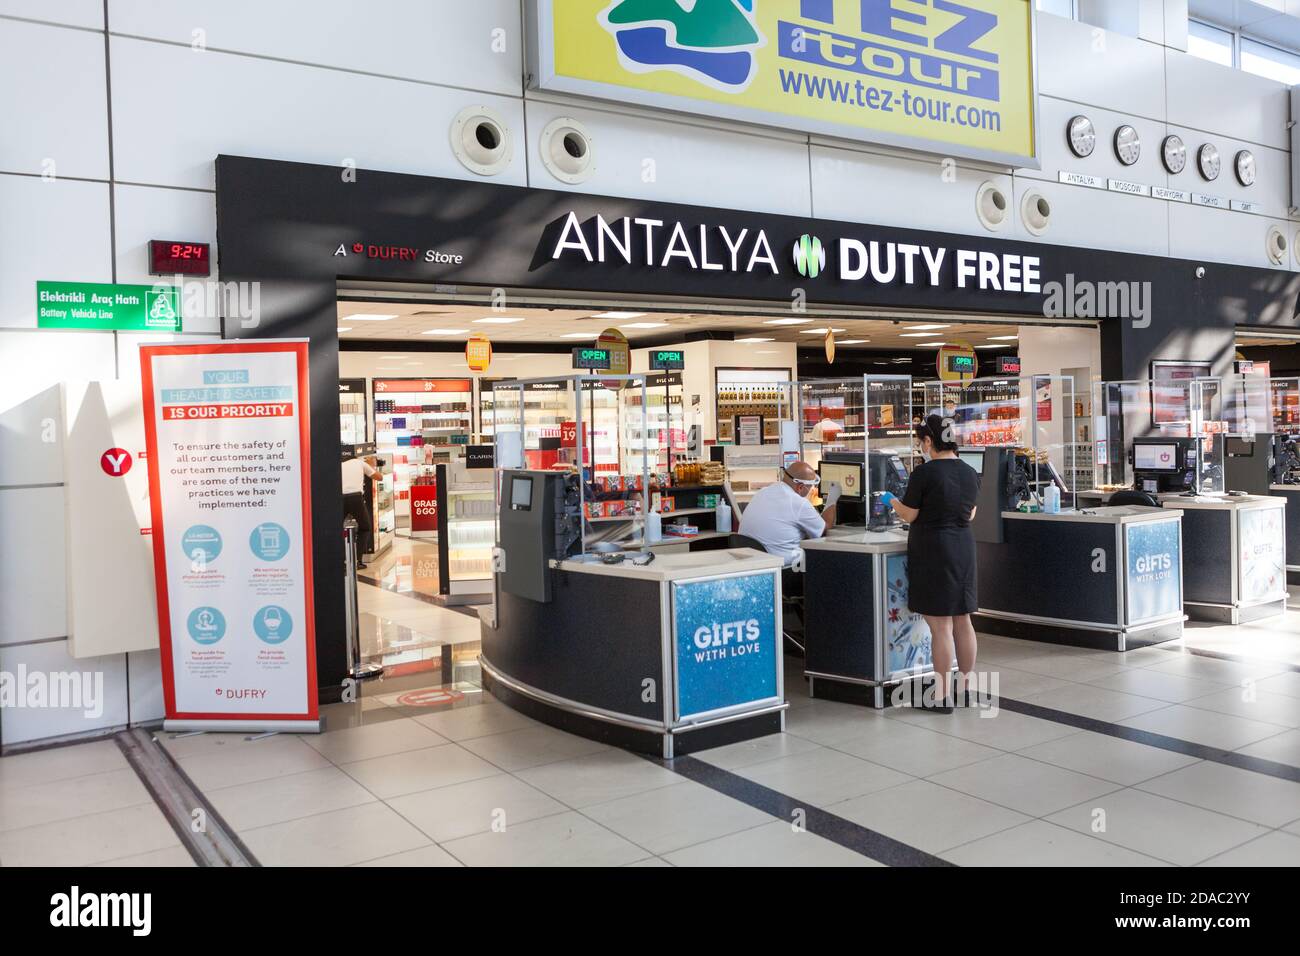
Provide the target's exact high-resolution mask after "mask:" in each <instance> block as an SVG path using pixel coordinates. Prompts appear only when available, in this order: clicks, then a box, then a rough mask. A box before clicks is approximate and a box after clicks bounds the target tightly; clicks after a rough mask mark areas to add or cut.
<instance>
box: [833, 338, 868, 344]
mask: <svg viewBox="0 0 1300 956" xmlns="http://www.w3.org/2000/svg"><path fill="white" fill-rule="evenodd" d="M870 341H871V339H843V340H841V341H840V342H839V343H837V344H839V345H861V344H862V343H863V342H870Z"/></svg>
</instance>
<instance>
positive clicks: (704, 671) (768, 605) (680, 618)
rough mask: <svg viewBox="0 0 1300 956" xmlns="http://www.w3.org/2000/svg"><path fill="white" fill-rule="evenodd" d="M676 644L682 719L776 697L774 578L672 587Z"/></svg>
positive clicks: (753, 577)
mask: <svg viewBox="0 0 1300 956" xmlns="http://www.w3.org/2000/svg"><path fill="white" fill-rule="evenodd" d="M673 641H674V649H675V653H676V655H677V715H678V716H679V717H684V716H690V715H694V714H702V713H706V712H708V711H713V710H719V709H721V708H723V707H732V706H735V705H737V704H746V703H749V702H750V701H756V700H764V699H766V698H769V697H775V696H776V693H777V654H778V653H779V645H778V643H777V638H776V581H775V575H773V574H771V573H770V572H769V573H766V574H755V575H750V576H746V577H735V578H716V579H713V580H707V581H675V582H673Z"/></svg>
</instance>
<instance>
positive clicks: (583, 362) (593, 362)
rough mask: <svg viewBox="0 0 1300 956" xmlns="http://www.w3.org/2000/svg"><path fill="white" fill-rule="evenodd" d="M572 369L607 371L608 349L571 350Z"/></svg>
mask: <svg viewBox="0 0 1300 956" xmlns="http://www.w3.org/2000/svg"><path fill="white" fill-rule="evenodd" d="M573 367H574V368H594V369H608V368H609V349H585V348H576V349H574V350H573Z"/></svg>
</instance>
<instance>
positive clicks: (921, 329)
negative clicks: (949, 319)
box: [908, 325, 951, 332]
mask: <svg viewBox="0 0 1300 956" xmlns="http://www.w3.org/2000/svg"><path fill="white" fill-rule="evenodd" d="M908 328H909V329H911V330H912V331H913V332H924V331H925V330H926V329H947V328H951V326H948V325H909V326H908Z"/></svg>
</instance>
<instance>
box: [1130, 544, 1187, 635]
mask: <svg viewBox="0 0 1300 956" xmlns="http://www.w3.org/2000/svg"><path fill="white" fill-rule="evenodd" d="M1178 532H1179V522H1177V521H1142V522H1137V523H1134V524H1126V525H1124V541H1125V545H1126V547H1125V549H1124V550H1125V551H1126V552H1127V554H1128V558H1127V560H1128V567H1127V569H1126V570H1127V575H1128V579H1127V581H1126V583H1125V589H1124V590H1125V594H1126V597H1127V610H1128V623H1129V624H1136V623H1138V622H1140V621H1148V620H1151V619H1153V618H1157V617H1163V616H1165V615H1166V614H1174V613H1176V612H1178V611H1181V610H1182V608H1183V583H1182V575H1183V561H1182V555H1181V553H1180V552H1179V545H1178Z"/></svg>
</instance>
